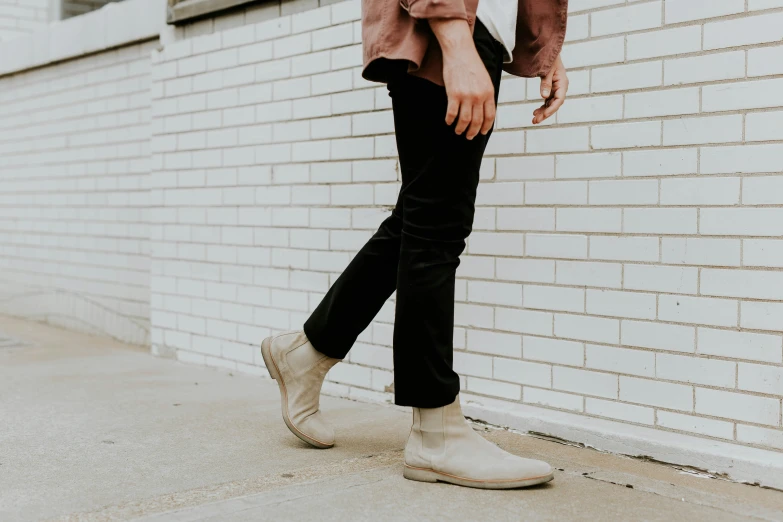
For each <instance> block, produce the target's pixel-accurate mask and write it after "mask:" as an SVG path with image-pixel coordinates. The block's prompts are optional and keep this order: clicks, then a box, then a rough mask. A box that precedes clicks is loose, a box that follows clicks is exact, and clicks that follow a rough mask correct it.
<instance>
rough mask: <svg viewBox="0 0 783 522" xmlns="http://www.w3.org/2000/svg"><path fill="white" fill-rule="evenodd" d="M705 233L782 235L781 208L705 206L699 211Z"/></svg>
mask: <svg viewBox="0 0 783 522" xmlns="http://www.w3.org/2000/svg"><path fill="white" fill-rule="evenodd" d="M699 214H700V223H699V229H700V232H701V233H702V234H705V235H720V236H724V235H731V236H774V237H780V236H781V235H783V208H707V209H702V210H700V211H699Z"/></svg>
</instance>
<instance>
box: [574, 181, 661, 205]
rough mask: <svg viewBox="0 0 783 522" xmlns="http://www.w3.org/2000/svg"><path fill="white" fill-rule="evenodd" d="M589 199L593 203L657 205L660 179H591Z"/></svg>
mask: <svg viewBox="0 0 783 522" xmlns="http://www.w3.org/2000/svg"><path fill="white" fill-rule="evenodd" d="M589 199H590V204H591V205H655V204H657V203H658V181H656V180H629V181H626V180H623V181H591V182H590V198H589Z"/></svg>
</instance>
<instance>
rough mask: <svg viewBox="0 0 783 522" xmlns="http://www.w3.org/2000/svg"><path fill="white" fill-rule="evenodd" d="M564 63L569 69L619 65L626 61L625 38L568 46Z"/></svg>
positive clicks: (564, 54)
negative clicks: (607, 64) (610, 64)
mask: <svg viewBox="0 0 783 522" xmlns="http://www.w3.org/2000/svg"><path fill="white" fill-rule="evenodd" d="M562 57H563V63H564V64H565V66H566V68H568V69H575V68H578V67H587V66H591V65H599V64H606V63H619V62H622V61H623V60H624V59H625V42H624V38H623V37H617V38H604V39H600V40H592V41H588V42H578V43H571V44H566V45H565V46H564V47H563V51H562Z"/></svg>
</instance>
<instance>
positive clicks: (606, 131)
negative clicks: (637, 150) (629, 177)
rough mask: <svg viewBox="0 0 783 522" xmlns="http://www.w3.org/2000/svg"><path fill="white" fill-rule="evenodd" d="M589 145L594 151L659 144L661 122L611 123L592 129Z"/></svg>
mask: <svg viewBox="0 0 783 522" xmlns="http://www.w3.org/2000/svg"><path fill="white" fill-rule="evenodd" d="M590 140H591V143H592V145H593V147H594V148H596V149H624V148H630V147H647V146H653V145H660V144H661V122H658V121H645V122H638V123H613V124H611V125H596V126H594V127H593V128H592V132H591V137H590Z"/></svg>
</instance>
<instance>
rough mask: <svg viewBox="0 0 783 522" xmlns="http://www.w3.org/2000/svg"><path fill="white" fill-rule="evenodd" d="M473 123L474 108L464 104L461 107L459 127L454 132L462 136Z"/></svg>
mask: <svg viewBox="0 0 783 522" xmlns="http://www.w3.org/2000/svg"><path fill="white" fill-rule="evenodd" d="M472 121H473V106H472V105H471V104H470V103H467V102H463V103H462V104H461V105H460V107H459V119H458V120H457V126H456V127H455V128H454V132H456V133H457V134H462V133H463V132H465V129H467V128H468V125H470V123H471V122H472Z"/></svg>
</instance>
